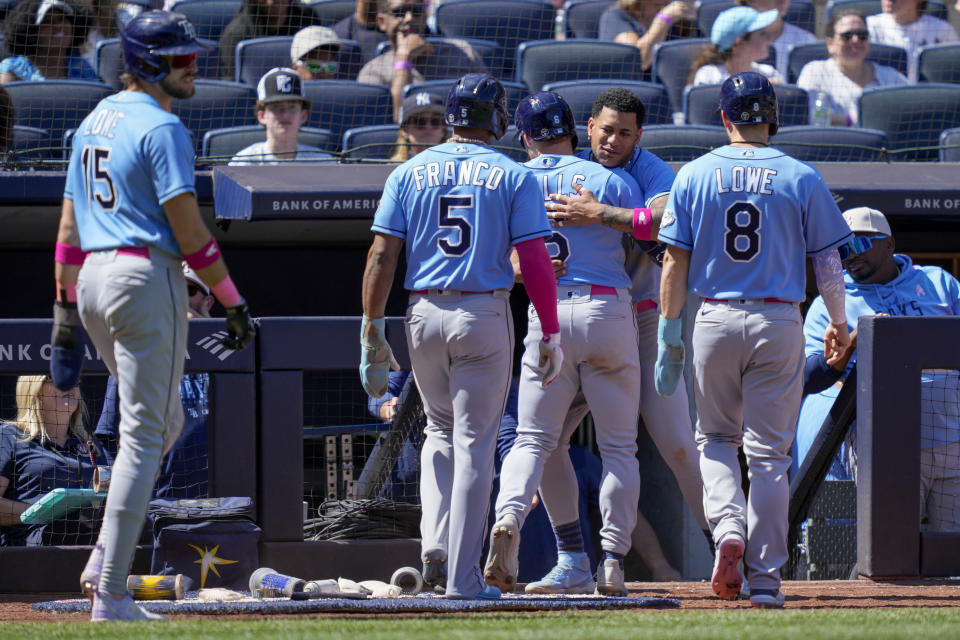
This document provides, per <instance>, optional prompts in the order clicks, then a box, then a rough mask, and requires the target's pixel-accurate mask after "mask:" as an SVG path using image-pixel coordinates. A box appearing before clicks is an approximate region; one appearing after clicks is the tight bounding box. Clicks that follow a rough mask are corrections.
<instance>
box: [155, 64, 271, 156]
mask: <svg viewBox="0 0 960 640" xmlns="http://www.w3.org/2000/svg"><path fill="white" fill-rule="evenodd" d="M194 84H195V86H196V88H197V91H196V93H195V94H194V95H193V97H192V98H188V99H186V100H174V101H173V106H172V107H171V109H170V110H171V111H172V112H173V113H174V114H176V115H177V116H178V117H179V118H180V120H181V121H182V122H183V125H184V126H185V127H186V128H187V129H188V130H189V131H190V132H191V133H192V135H193V137H194V142H195V144H196V147H197V151H198V152H199V151H200V143H201V141H202V140H203V135H204V133H205V132H207V131H209V130H211V129H223V128H225V127H235V126H239V125H243V124H255V123H256V121H257V119H256V116H255V114H254V113H253V108H254V105H255V104H256V102H257V98H256V92H255V91H254V89H253V87H251V86H249V85H245V84H240V83H237V82H227V81H226V80H197V81H196V82H195V83H194Z"/></svg>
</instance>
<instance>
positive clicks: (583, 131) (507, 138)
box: [493, 123, 590, 162]
mask: <svg viewBox="0 0 960 640" xmlns="http://www.w3.org/2000/svg"><path fill="white" fill-rule="evenodd" d="M493 146H494V147H497V148H498V149H500V151H502V152H503V153H504V154H505V155H507V156H508V157H510V158H513V159H514V160H516V161H517V162H526V161H527V160H529V159H530V157H529V156H528V155H527V150H526V149H524V148H523V145H522V144H521V143H520V139H519V138H518V137H517V127H516V125H513V124H511V125H510V126H509V127H507V131H506V133H504V134H503V137H501V138H500V139H499V140H497V141H496V142H494V143H493ZM589 148H590V136H588V135H587V124H586V123H583V124H578V125H577V149H575V150H574V151H576V150H579V149H589Z"/></svg>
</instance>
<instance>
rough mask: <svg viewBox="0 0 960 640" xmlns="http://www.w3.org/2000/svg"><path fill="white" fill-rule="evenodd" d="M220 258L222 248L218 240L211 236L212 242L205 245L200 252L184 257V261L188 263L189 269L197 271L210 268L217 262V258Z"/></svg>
mask: <svg viewBox="0 0 960 640" xmlns="http://www.w3.org/2000/svg"><path fill="white" fill-rule="evenodd" d="M219 257H220V246H219V245H218V244H217V239H216V238H214V237H213V236H210V242H208V243H207V244H205V245H203V247H202V248H201V249H200V251H197V252H196V253H191V254H190V255H188V256H183V259H184V261H186V263H187V266H188V267H190V268H191V269H193V270H194V271H196V270H198V269H203V268H205V267H209V266H210V265H212V264H213V263H214V262H216V261H217V258H219Z"/></svg>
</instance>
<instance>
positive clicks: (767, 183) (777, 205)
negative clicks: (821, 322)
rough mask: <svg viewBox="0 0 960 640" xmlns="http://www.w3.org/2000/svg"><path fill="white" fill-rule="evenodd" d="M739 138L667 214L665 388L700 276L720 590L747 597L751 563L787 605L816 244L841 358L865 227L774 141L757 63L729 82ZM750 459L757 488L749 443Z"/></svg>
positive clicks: (701, 409) (707, 456)
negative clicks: (746, 476)
mask: <svg viewBox="0 0 960 640" xmlns="http://www.w3.org/2000/svg"><path fill="white" fill-rule="evenodd" d="M720 109H721V116H722V119H723V123H724V126H725V127H726V129H727V135H728V137H729V139H730V144H729V145H727V146H724V147H721V148H719V149H717V150H715V151H712V152H710V153H708V154H706V155H704V156H701V157H700V158H698V159H697V160H694V161H693V162H690V163H688V164H687V165H685V166H684V167H683V168H682V169H681V170H680V171H679V173H678V174H677V179H676V181H675V182H674V186H673V189H672V190H671V192H670V199H669V202H668V203H667V208H666V210H665V211H664V213H663V220H662V222H661V224H660V233H659V239H660V240H661V241H662V242H666V243H667V245H668V246H667V252H666V255H665V256H664V262H663V277H662V280H661V290H660V302H661V307H660V315H661V318H660V326H659V329H658V343H659V345H658V349H659V356H658V357H657V364H656V386H657V391H658V392H660V393H663V394H666V395H670V394H672V393H673V392H674V391H675V390H676V387H677V384H678V382H679V379H680V374H681V372H682V371H683V360H684V353H683V351H684V349H683V340H682V338H681V332H680V313H681V310H682V308H683V305H684V301H685V300H686V297H687V290H688V287H689V290H691V291H692V292H693V293H695V294H697V295H699V296H701V297H702V298H703V300H702V302H701V304H700V308H699V310H698V311H697V314H696V321H695V325H694V329H693V371H694V394H695V400H696V406H697V443H698V445H699V448H700V470H701V472H702V474H703V486H704V511H705V512H706V516H707V520H708V522H709V523H710V527H711V530H712V531H713V537H714V540H715V541H716V544H717V553H716V561H715V564H714V571H713V577H712V580H711V582H712V586H713V590H714V593H716V594H717V596H719V597H720V598H723V599H730V600H732V599H735V598H736V597H737V596H738V595H739V593H740V588H741V586H742V580H743V579H742V577H741V575H740V570H739V565H740V561H741V559H742V560H743V561H744V564H745V565H746V570H747V579H748V581H749V585H750V602H751V604H752V605H753V606H755V607H780V606H783V593H782V592H781V591H780V567H781V566H782V565H783V563H784V562H785V561H786V559H787V507H788V504H789V482H788V477H787V471H788V469H789V467H790V445H791V443H792V441H793V433H794V427H795V425H796V419H797V414H798V413H799V411H800V400H801V391H802V387H803V333H802V331H801V329H800V325H801V318H800V310H799V308H798V303H799V302H801V301H802V300H804V297H805V273H806V271H805V261H806V256H808V255H809V256H811V257H812V258H813V265H814V272H815V273H816V275H817V286H818V288H819V290H820V293H821V294H822V295H823V297H824V302H825V304H826V306H827V309H828V310H829V315H830V319H831V324H830V325H829V326H828V327H827V328H826V331H825V335H824V345H825V350H826V356H827V358H828V361H835V360H836V359H837V358H839V357H840V356H841V355H842V352H843V350H844V349H845V348H846V347H847V345H848V344H849V341H850V336H849V333H848V331H847V324H846V315H845V312H844V307H843V305H844V295H843V278H842V273H841V268H840V257H839V255H838V253H837V251H836V247H838V246H840V245H841V244H843V243H845V242H847V241H848V240H850V238H851V237H852V235H851V233H850V229H849V228H848V227H847V224H846V222H844V220H843V218H842V217H841V215H840V211H839V209H837V205H836V203H835V202H834V200H833V197H832V196H831V195H830V191H829V190H828V189H827V187H826V185H825V184H824V182H823V179H822V178H821V177H820V175H819V174H818V173H817V172H816V170H814V169H813V168H812V167H811V166H809V165H807V164H805V163H802V162H798V161H797V160H794V159H793V158H791V157H789V156H787V155H786V154H784V153H783V152H782V151H779V150H778V149H775V148H772V147H768V146H767V141H768V139H769V137H770V136H771V135H773V134H774V133H776V130H777V122H778V121H777V98H776V94H775V93H774V89H773V85H771V84H770V81H769V80H767V79H766V78H765V77H764V76H762V75H760V74H757V73H753V72H745V73H739V74H736V75H733V76H731V77H730V78H728V79H727V80H726V81H725V82H724V83H723V85H722V86H721V89H720ZM741 443H742V444H743V450H744V454H745V455H746V458H747V465H748V467H749V469H750V494H749V499H745V498H744V494H743V490H742V489H741V484H740V465H739V462H738V461H737V448H738V447H739V446H740V445H741Z"/></svg>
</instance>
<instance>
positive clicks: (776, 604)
mask: <svg viewBox="0 0 960 640" xmlns="http://www.w3.org/2000/svg"><path fill="white" fill-rule="evenodd" d="M783 601H784V597H783V592H782V591H780V590H779V589H754V590H753V593H752V594H750V604H751V606H754V607H757V608H760V609H781V608H783Z"/></svg>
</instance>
